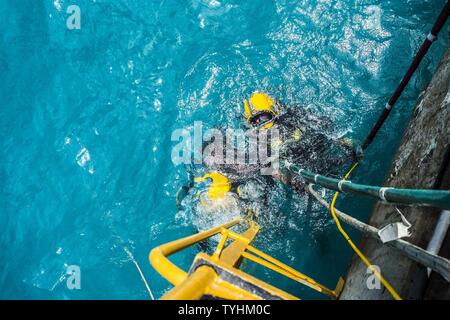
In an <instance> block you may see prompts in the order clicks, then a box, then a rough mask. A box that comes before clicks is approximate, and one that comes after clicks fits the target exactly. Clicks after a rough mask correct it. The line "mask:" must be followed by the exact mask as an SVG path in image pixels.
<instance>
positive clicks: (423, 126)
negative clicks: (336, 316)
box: [340, 47, 450, 300]
mask: <svg viewBox="0 0 450 320" xmlns="http://www.w3.org/2000/svg"><path fill="white" fill-rule="evenodd" d="M449 148H450V47H449V48H448V49H447V51H446V53H445V54H444V57H443V58H442V60H441V62H440V64H439V66H438V68H437V70H436V72H435V74H434V76H433V78H432V80H431V81H430V84H429V85H428V87H427V89H426V90H425V91H424V92H423V93H422V94H421V95H420V97H419V100H418V103H417V105H416V107H415V110H414V113H413V115H412V117H411V119H410V122H409V125H408V127H407V129H406V131H405V133H404V135H403V138H402V140H401V143H400V146H399V148H398V150H397V153H396V155H395V158H394V161H393V163H392V166H391V168H390V170H389V173H388V175H387V178H386V179H385V182H384V184H383V185H384V186H386V187H397V188H414V189H418V188H420V189H422V188H423V189H433V188H436V189H439V188H440V189H449V188H450V163H449V162H450V160H449V159H448V154H449V152H448V150H449ZM401 210H402V212H403V213H404V215H405V217H406V218H407V219H408V221H409V222H411V223H412V228H411V229H410V230H412V236H411V237H409V238H405V239H404V240H407V241H409V242H411V243H413V244H415V245H417V246H420V247H422V248H427V245H428V243H429V241H430V239H431V237H432V235H433V232H434V229H435V226H436V223H437V220H438V218H439V214H440V210H439V209H434V208H427V207H404V208H401ZM398 221H400V217H399V215H398V214H397V213H396V212H395V207H394V206H391V205H385V204H382V203H377V204H376V205H375V208H374V211H373V213H372V216H371V217H370V219H369V224H370V225H372V226H375V227H377V228H382V227H384V226H385V225H387V224H389V223H392V222H398ZM359 248H360V249H361V251H362V252H363V253H364V254H365V255H366V256H367V257H368V258H369V260H371V262H372V263H373V264H374V265H377V266H378V267H379V268H380V271H381V273H382V274H383V276H384V277H385V278H386V279H387V280H388V281H389V282H390V283H391V285H392V286H393V287H394V288H395V289H396V291H397V292H398V293H399V294H400V296H401V297H402V298H403V299H422V298H424V299H450V284H449V283H448V282H447V281H445V280H444V279H443V278H442V277H441V276H440V275H438V274H435V273H432V274H431V277H428V275H427V270H426V268H424V267H423V266H421V265H419V264H417V263H415V262H414V261H412V260H410V259H409V258H407V257H406V256H404V255H403V254H402V253H400V252H399V251H397V250H396V249H394V248H391V247H388V246H385V245H382V244H381V242H379V241H377V240H374V239H372V238H369V237H367V236H363V238H362V239H361V242H360V244H359ZM439 255H441V256H444V257H447V258H449V256H450V235H449V233H448V232H447V236H446V238H445V240H444V243H443V246H442V248H441V251H440V253H439ZM369 276H371V274H369V273H367V267H366V265H365V264H364V263H363V262H362V261H361V260H360V259H359V257H357V256H356V255H354V256H353V258H352V261H351V264H350V266H349V268H348V270H347V275H346V284H345V286H344V290H343V292H342V294H341V296H340V299H343V300H345V299H364V300H372V299H374V300H387V299H392V297H391V295H390V294H389V292H388V291H387V290H386V289H385V288H384V287H383V286H382V285H381V289H368V286H367V280H368V277H369Z"/></svg>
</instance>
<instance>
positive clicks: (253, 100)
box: [244, 92, 277, 129]
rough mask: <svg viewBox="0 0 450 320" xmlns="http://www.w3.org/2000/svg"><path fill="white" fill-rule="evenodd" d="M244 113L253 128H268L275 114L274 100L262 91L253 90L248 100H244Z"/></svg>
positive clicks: (271, 124) (272, 122)
mask: <svg viewBox="0 0 450 320" xmlns="http://www.w3.org/2000/svg"><path fill="white" fill-rule="evenodd" d="M244 113H245V119H246V120H247V122H248V124H250V125H251V126H252V127H253V128H261V129H269V128H271V127H272V126H273V124H274V121H275V117H276V115H277V112H276V110H275V101H274V100H273V99H272V98H271V97H270V96H269V95H268V94H266V93H264V92H254V93H252V95H251V96H250V98H249V99H248V100H244Z"/></svg>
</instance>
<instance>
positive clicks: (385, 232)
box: [378, 208, 411, 243]
mask: <svg viewBox="0 0 450 320" xmlns="http://www.w3.org/2000/svg"><path fill="white" fill-rule="evenodd" d="M395 209H396V210H397V212H398V213H399V214H400V217H401V218H402V221H401V222H395V223H390V224H388V225H387V226H385V227H384V228H382V229H380V231H378V236H379V237H380V239H381V241H382V242H383V243H386V242H389V241H393V240H397V239H400V238H404V237H409V236H410V235H411V232H410V231H409V228H410V227H411V223H409V221H408V220H406V218H405V216H404V215H403V214H402V213H401V211H400V210H399V209H398V208H395Z"/></svg>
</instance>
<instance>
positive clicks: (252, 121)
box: [205, 92, 355, 192]
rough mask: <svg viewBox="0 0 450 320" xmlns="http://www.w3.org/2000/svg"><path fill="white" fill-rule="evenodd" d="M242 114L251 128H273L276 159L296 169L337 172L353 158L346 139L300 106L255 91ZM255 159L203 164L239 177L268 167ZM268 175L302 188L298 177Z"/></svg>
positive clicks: (322, 118) (245, 102) (333, 173)
mask: <svg viewBox="0 0 450 320" xmlns="http://www.w3.org/2000/svg"><path fill="white" fill-rule="evenodd" d="M244 115H245V119H246V124H247V126H248V127H249V128H250V129H252V130H255V131H263V130H264V131H265V130H267V131H269V132H270V131H273V130H274V129H277V130H278V133H279V135H278V136H279V141H276V144H277V147H278V151H279V159H280V160H283V161H285V162H289V163H291V164H295V165H298V166H299V167H300V168H303V169H307V170H310V171H312V172H317V173H319V174H323V175H338V174H340V173H341V170H342V167H344V166H345V165H350V164H351V162H352V161H353V160H354V158H355V153H354V151H353V148H352V146H351V141H350V140H349V139H343V138H333V137H332V136H333V125H332V122H331V121H330V120H329V119H328V118H326V117H323V116H321V117H318V116H317V115H314V114H313V113H311V112H309V111H306V110H302V109H301V108H292V107H291V108H289V107H286V106H284V105H283V104H282V103H281V102H279V101H278V102H275V101H274V100H273V99H272V98H271V97H269V96H268V95H267V94H265V93H261V92H255V93H253V94H252V95H251V96H250V98H249V99H248V100H245V101H244ZM272 142H273V141H272ZM258 161H259V162H258V163H257V164H256V165H230V164H215V163H207V162H205V165H206V166H207V167H209V168H210V169H216V170H219V171H221V172H224V173H226V174H228V175H230V176H235V177H241V178H242V177H243V176H244V177H247V176H249V175H251V174H253V175H254V174H259V172H258V171H259V170H260V169H261V168H262V167H265V166H268V164H267V163H264V162H262V161H260V160H258ZM340 169H341V170H340ZM272 177H273V178H275V179H277V180H280V181H282V182H284V183H286V184H288V185H290V186H291V187H292V188H293V189H294V190H295V191H297V192H301V191H302V190H303V188H304V182H303V179H302V178H300V177H297V176H295V177H291V176H288V175H286V174H285V173H282V172H281V171H279V170H278V171H276V172H273V173H272Z"/></svg>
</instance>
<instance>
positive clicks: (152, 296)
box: [123, 247, 155, 300]
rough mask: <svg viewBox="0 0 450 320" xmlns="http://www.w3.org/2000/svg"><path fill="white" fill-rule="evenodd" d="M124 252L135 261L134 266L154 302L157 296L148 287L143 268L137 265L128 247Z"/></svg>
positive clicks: (124, 248)
mask: <svg viewBox="0 0 450 320" xmlns="http://www.w3.org/2000/svg"><path fill="white" fill-rule="evenodd" d="M123 250H125V252H126V253H127V255H128V256H129V257H130V259H131V261H133V263H134V265H135V266H136V269H137V270H138V272H139V275H140V276H141V279H142V282H144V284H145V288H146V289H147V292H148V294H149V295H150V298H151V299H152V300H155V296H154V295H153V292H152V290H151V289H150V286H149V285H148V283H147V280H145V277H144V273H143V272H142V270H141V268H140V267H139V264H138V263H137V261H136V260H135V259H134V257H133V254H132V253H131V252H130V250H128V248H127V247H123Z"/></svg>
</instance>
